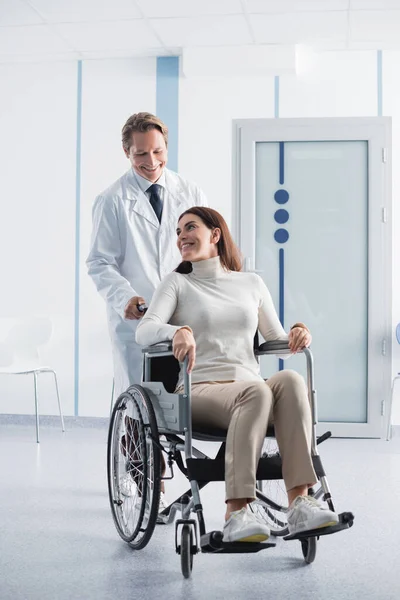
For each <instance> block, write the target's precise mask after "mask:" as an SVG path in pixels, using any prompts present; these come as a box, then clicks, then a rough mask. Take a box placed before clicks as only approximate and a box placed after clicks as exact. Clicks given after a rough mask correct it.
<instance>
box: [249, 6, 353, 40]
mask: <svg viewBox="0 0 400 600" xmlns="http://www.w3.org/2000/svg"><path fill="white" fill-rule="evenodd" d="M249 18H250V23H251V25H252V27H253V31H254V34H255V38H256V42H257V43H260V44H298V43H302V42H303V43H308V42H312V41H314V40H316V41H317V40H319V39H321V38H322V39H329V38H332V39H335V40H339V41H340V40H344V39H346V33H347V13H346V12H330V13H323V12H314V13H311V12H310V13H289V14H284V15H250V17H249Z"/></svg>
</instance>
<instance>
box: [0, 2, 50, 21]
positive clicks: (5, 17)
mask: <svg viewBox="0 0 400 600" xmlns="http://www.w3.org/2000/svg"><path fill="white" fill-rule="evenodd" d="M39 23H43V19H41V18H40V17H39V15H38V14H37V13H36V12H35V11H34V10H33V9H32V8H30V6H28V5H27V4H25V3H24V2H22V1H21V0H0V26H5V25H36V24H39Z"/></svg>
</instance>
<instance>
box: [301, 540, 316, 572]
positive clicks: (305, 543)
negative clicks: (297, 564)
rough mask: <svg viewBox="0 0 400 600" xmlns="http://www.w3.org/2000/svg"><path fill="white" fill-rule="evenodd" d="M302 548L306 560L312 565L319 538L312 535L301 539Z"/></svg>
mask: <svg viewBox="0 0 400 600" xmlns="http://www.w3.org/2000/svg"><path fill="white" fill-rule="evenodd" d="M301 549H302V551H303V556H304V560H305V561H306V563H307V564H308V565H310V564H311V563H312V562H314V560H315V555H316V554H317V538H316V537H311V538H306V539H304V540H301Z"/></svg>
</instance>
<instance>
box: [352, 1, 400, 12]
mask: <svg viewBox="0 0 400 600" xmlns="http://www.w3.org/2000/svg"><path fill="white" fill-rule="evenodd" d="M391 8H392V9H393V8H394V9H396V8H397V9H400V0H350V9H351V10H388V9H391Z"/></svg>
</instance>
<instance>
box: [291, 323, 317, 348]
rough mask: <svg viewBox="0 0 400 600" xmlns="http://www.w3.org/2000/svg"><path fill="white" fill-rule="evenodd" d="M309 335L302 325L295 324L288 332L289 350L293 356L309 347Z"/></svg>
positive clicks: (310, 338) (310, 339)
mask: <svg viewBox="0 0 400 600" xmlns="http://www.w3.org/2000/svg"><path fill="white" fill-rule="evenodd" d="M311 341H312V337H311V333H310V332H309V330H308V329H307V327H306V326H305V325H303V323H296V324H295V325H294V326H293V327H292V328H291V330H290V331H289V348H290V351H291V352H293V353H294V354H295V353H296V352H298V351H299V350H303V348H308V346H310V345H311Z"/></svg>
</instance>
